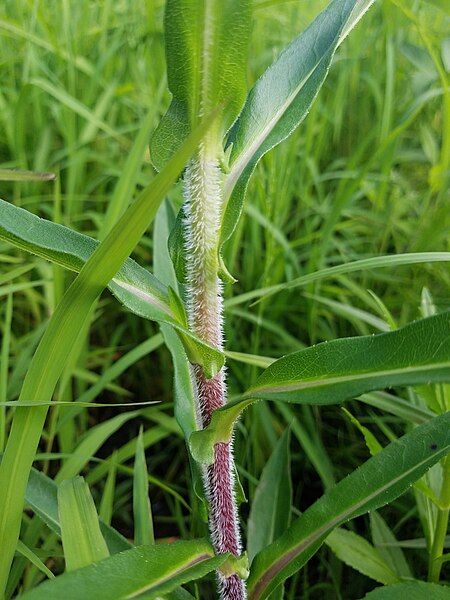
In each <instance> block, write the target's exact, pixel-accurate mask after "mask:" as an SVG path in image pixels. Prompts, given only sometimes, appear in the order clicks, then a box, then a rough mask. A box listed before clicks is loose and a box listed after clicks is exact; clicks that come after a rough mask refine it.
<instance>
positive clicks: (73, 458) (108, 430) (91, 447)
mask: <svg viewBox="0 0 450 600" xmlns="http://www.w3.org/2000/svg"><path fill="white" fill-rule="evenodd" d="M139 414H140V411H133V412H130V413H123V414H121V415H117V416H115V417H113V418H112V419H108V420H107V421H103V422H102V423H99V424H98V425H95V427H92V428H91V429H89V430H88V432H87V433H86V435H85V436H84V438H83V439H82V440H81V441H80V443H79V444H78V446H77V447H76V448H75V450H74V451H73V452H72V454H71V455H70V456H69V458H68V459H67V460H66V461H65V462H64V464H63V465H62V467H61V468H60V470H59V471H58V473H57V475H56V477H55V481H56V482H57V483H58V482H61V481H63V480H64V479H71V478H72V477H75V475H78V473H80V471H81V470H82V469H83V467H84V466H85V465H86V463H87V462H89V460H90V459H91V458H92V457H93V456H94V455H95V453H96V452H97V450H98V449H99V448H100V447H101V446H102V445H103V444H104V443H105V442H106V440H107V439H108V438H109V437H111V436H112V435H113V433H115V432H116V431H117V430H118V429H119V428H120V427H122V425H124V424H125V423H126V422H127V421H129V420H130V419H133V418H134V417H136V416H138V415H139Z"/></svg>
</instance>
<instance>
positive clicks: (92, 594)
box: [22, 540, 227, 600]
mask: <svg viewBox="0 0 450 600" xmlns="http://www.w3.org/2000/svg"><path fill="white" fill-rule="evenodd" d="M226 558H227V556H226V555H222V556H214V552H213V549H212V547H211V546H210V544H209V543H208V542H206V541H204V540H192V541H180V542H174V543H172V544H158V545H151V546H140V547H137V548H132V549H131V550H127V551H125V552H120V553H119V554H114V556H111V557H110V558H107V559H106V560H102V561H100V562H99V563H96V564H94V565H90V566H88V567H85V568H83V569H78V570H76V571H72V572H70V573H66V574H64V575H61V576H59V577H56V578H55V579H53V580H52V581H51V582H46V583H43V584H42V585H40V586H38V587H37V588H34V589H33V590H30V591H29V592H26V593H25V594H23V596H22V598H23V599H24V600H60V599H61V598H65V600H79V599H80V598H89V599H90V600H103V599H104V598H108V599H110V600H119V599H123V598H134V597H137V596H141V595H144V594H145V598H146V599H147V600H153V599H155V598H159V597H161V595H162V594H165V593H167V592H170V591H172V590H174V589H176V588H178V587H179V586H180V585H182V584H183V583H187V582H188V581H192V580H195V579H199V578H200V577H203V576H204V575H206V574H207V573H210V572H211V571H213V570H214V569H216V568H218V567H220V565H221V564H223V563H224V561H225V560H226ZM48 583H51V585H48Z"/></svg>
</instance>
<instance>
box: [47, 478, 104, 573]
mask: <svg viewBox="0 0 450 600" xmlns="http://www.w3.org/2000/svg"><path fill="white" fill-rule="evenodd" d="M58 511H59V520H60V524H61V539H62V543H63V549H64V558H65V561H66V570H67V571H74V570H75V569H80V568H82V567H86V566H87V565H90V564H92V563H94V562H97V561H99V560H102V559H103V558H106V557H108V556H109V551H108V547H107V546H106V542H105V540H104V538H103V536H102V533H101V531H100V525H99V522H98V516H97V510H96V508H95V504H94V500H93V499H92V496H91V493H90V491H89V486H88V484H87V483H86V482H85V481H84V479H83V478H82V477H75V478H74V479H67V480H66V481H63V482H62V483H61V485H60V486H59V487H58Z"/></svg>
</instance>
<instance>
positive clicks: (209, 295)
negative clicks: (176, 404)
mask: <svg viewBox="0 0 450 600" xmlns="http://www.w3.org/2000/svg"><path fill="white" fill-rule="evenodd" d="M184 195H185V205H184V212H185V220H184V225H185V240H186V248H185V250H186V270H187V278H186V279H187V280H186V291H187V305H188V315H189V322H190V326H191V328H192V330H193V331H194V332H195V333H196V334H197V335H198V336H199V337H200V338H201V339H203V340H204V341H205V342H208V343H209V344H211V345H213V346H215V347H217V348H219V349H222V348H223V330H222V325H223V316H222V285H221V281H220V279H219V277H218V270H219V263H218V254H217V248H218V240H219V227H220V215H221V209H222V175H221V171H220V168H219V163H218V161H217V159H216V158H215V156H214V152H213V151H211V150H209V149H208V147H207V145H205V144H203V145H202V146H201V147H200V149H199V152H198V154H197V156H196V157H195V158H194V159H193V160H191V162H190V164H189V165H188V167H187V169H186V174H185V188H184ZM193 376H194V379H195V385H196V396H197V413H198V421H199V425H200V426H201V427H206V426H207V425H208V424H209V422H210V420H211V415H212V413H213V412H214V410H216V409H217V408H220V407H221V406H223V405H224V404H225V403H226V373H225V370H224V369H222V370H221V371H220V372H219V373H218V374H217V375H216V376H215V377H213V378H212V379H206V377H205V375H204V373H203V370H202V369H201V367H198V366H195V367H193ZM203 480H204V487H205V492H206V497H207V500H208V503H209V527H210V531H211V538H212V543H213V546H214V549H215V551H216V552H217V553H223V552H231V553H232V554H234V555H235V556H239V554H240V552H241V541H240V534H239V526H238V517H237V507H236V500H235V494H234V462H233V453H232V446H231V444H217V445H216V447H215V454H214V463H213V464H212V465H210V466H209V467H207V468H206V469H204V471H203ZM218 579H219V589H220V594H221V598H222V599H223V600H242V599H244V598H245V597H246V592H245V584H244V582H243V581H242V579H241V578H240V577H239V576H238V575H232V576H230V577H224V576H223V575H222V574H220V573H218Z"/></svg>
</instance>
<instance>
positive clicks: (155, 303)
mask: <svg viewBox="0 0 450 600" xmlns="http://www.w3.org/2000/svg"><path fill="white" fill-rule="evenodd" d="M0 239H3V240H6V241H8V242H10V243H12V244H14V245H15V246H17V247H18V248H21V249H23V250H26V251H27V252H31V253H33V254H35V255H37V256H41V257H43V258H45V259H47V260H50V261H52V262H53V263H55V264H58V265H60V266H62V267H65V268H66V269H70V270H71V271H76V272H79V271H80V270H81V269H82V267H83V265H84V264H85V263H86V262H87V261H88V260H89V258H90V257H91V256H92V255H93V253H94V252H95V250H96V249H97V248H98V247H99V242H98V241H96V240H94V239H93V238H91V237H89V236H87V235H84V234H82V233H78V232H76V231H74V230H73V229H69V228H68V227H64V226H63V225H59V224H57V223H52V222H51V221H47V220H46V219H40V218H39V217H37V216H36V215H34V214H32V213H30V212H28V211H26V210H24V209H23V208H19V207H17V206H14V205H13V204H10V203H8V202H5V201H4V200H0ZM108 288H109V289H110V290H111V292H112V293H113V294H114V296H115V297H116V298H117V299H118V300H119V301H120V302H121V303H122V304H123V305H124V306H125V307H126V308H128V309H129V310H131V311H132V312H133V313H135V314H137V315H139V316H141V317H143V318H145V319H150V320H152V321H158V322H159V323H167V324H169V325H171V326H172V327H174V328H175V329H176V330H177V331H178V332H179V334H180V336H181V339H182V342H183V345H184V348H185V350H186V352H187V354H188V356H189V358H190V360H191V361H192V362H194V363H197V362H198V363H199V364H204V366H205V367H206V369H207V372H208V373H210V372H213V371H215V370H217V369H220V367H221V366H222V365H223V362H224V358H223V355H222V354H221V353H220V352H218V351H217V350H216V349H215V348H212V347H210V346H208V345H207V344H205V343H204V342H202V341H201V340H199V339H198V338H197V337H196V336H194V335H193V334H192V333H191V332H190V331H189V330H188V329H187V328H186V327H185V326H184V325H183V324H181V323H180V322H179V321H178V320H177V319H176V318H175V315H174V314H173V311H172V307H171V305H170V303H169V298H168V293H167V287H166V286H165V285H163V284H162V283H161V282H160V281H159V280H158V279H157V278H156V277H155V276H154V275H152V273H150V272H149V271H147V270H146V269H144V268H143V267H141V266H140V265H139V264H138V263H137V262H136V261H134V260H132V259H131V258H128V259H127V260H126V261H125V262H124V264H123V266H122V267H121V268H120V270H119V271H118V272H117V273H116V275H115V276H114V278H113V279H111V281H110V282H109V284H108Z"/></svg>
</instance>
